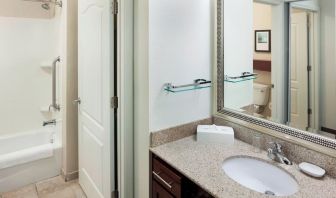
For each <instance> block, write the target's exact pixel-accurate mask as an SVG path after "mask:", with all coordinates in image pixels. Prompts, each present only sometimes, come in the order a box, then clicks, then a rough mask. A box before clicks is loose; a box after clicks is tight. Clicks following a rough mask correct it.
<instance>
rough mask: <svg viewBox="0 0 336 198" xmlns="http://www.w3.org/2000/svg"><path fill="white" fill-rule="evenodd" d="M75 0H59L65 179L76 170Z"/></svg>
mask: <svg viewBox="0 0 336 198" xmlns="http://www.w3.org/2000/svg"><path fill="white" fill-rule="evenodd" d="M77 3H78V2H77V0H63V8H62V11H63V13H62V23H63V24H62V30H61V34H62V37H63V39H62V41H63V42H62V47H61V48H62V49H61V51H62V55H61V57H62V60H63V66H64V68H63V76H64V77H63V79H64V80H63V90H62V91H63V101H62V107H63V109H64V111H63V115H62V119H63V126H62V127H63V128H62V131H63V141H62V142H63V166H62V171H63V174H64V175H65V177H66V179H73V178H75V177H77V174H78V111H77V105H74V104H73V100H74V99H76V98H77V97H78V91H77Z"/></svg>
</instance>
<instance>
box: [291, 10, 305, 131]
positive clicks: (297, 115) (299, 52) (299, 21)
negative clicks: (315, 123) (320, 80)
mask: <svg viewBox="0 0 336 198" xmlns="http://www.w3.org/2000/svg"><path fill="white" fill-rule="evenodd" d="M307 19H308V15H307V13H306V12H304V11H297V12H295V13H292V14H291V44H290V47H291V54H290V59H291V69H290V72H291V73H290V75H291V87H290V88H291V89H290V90H291V97H290V105H291V106H290V107H291V110H290V116H291V117H290V125H291V126H293V127H295V128H299V129H302V130H306V128H307V127H308V72H307V66H308V50H307V49H308V27H307V22H308V20H307Z"/></svg>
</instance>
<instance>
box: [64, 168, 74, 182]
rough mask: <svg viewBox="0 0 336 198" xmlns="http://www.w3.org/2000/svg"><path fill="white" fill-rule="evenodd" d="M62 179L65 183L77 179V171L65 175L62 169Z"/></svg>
mask: <svg viewBox="0 0 336 198" xmlns="http://www.w3.org/2000/svg"><path fill="white" fill-rule="evenodd" d="M62 177H63V178H64V181H66V182H68V181H71V180H74V179H78V171H74V172H70V173H67V174H65V172H64V169H62Z"/></svg>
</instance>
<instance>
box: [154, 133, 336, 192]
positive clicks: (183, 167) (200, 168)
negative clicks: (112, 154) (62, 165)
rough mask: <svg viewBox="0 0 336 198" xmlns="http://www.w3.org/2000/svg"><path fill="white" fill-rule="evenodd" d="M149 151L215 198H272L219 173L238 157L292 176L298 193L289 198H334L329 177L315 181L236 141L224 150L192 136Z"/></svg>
mask: <svg viewBox="0 0 336 198" xmlns="http://www.w3.org/2000/svg"><path fill="white" fill-rule="evenodd" d="M150 150H151V151H152V152H153V153H154V154H156V155H157V156H159V157H161V158H162V159H163V160H165V161H166V162H167V163H169V164H170V165H171V166H172V167H174V168H176V169H177V170H178V171H180V172H181V173H182V174H184V175H185V176H186V177H188V178H189V179H190V180H192V181H194V182H195V183H197V184H198V185H199V186H201V187H202V188H203V189H204V190H206V191H208V192H209V193H210V194H212V195H213V196H215V197H223V198H227V197H249V198H253V197H274V196H267V195H265V194H261V193H258V192H255V191H252V190H250V189H248V188H245V187H243V186H241V185H240V184H238V183H236V182H235V181H233V180H232V179H230V178H229V177H228V176H226V174H225V173H224V171H223V170H222V164H223V162H224V160H225V159H227V158H229V157H232V156H241V155H245V156H251V157H256V158H260V159H263V160H266V161H268V162H270V163H273V164H275V165H276V166H279V167H281V168H283V169H285V170H287V171H288V172H289V173H290V174H292V175H293V176H294V178H295V179H296V180H297V182H298V184H299V186H300V189H299V191H298V192H297V193H295V194H294V195H292V196H289V197H300V198H317V197H323V198H335V197H336V180H335V179H333V178H331V177H329V176H325V177H324V178H323V179H315V178H312V177H309V176H307V175H305V174H303V173H301V172H300V171H299V170H298V167H297V165H296V164H294V165H292V166H287V165H281V164H278V163H274V162H272V161H271V160H269V159H268V158H267V154H266V152H265V151H263V152H262V153H255V152H253V147H252V146H251V145H249V144H247V143H244V142H242V141H239V140H235V143H234V145H231V146H225V145H222V144H206V143H199V142H196V140H195V136H190V137H186V138H183V139H180V140H177V141H175V142H171V143H167V144H164V145H161V146H158V147H154V148H150Z"/></svg>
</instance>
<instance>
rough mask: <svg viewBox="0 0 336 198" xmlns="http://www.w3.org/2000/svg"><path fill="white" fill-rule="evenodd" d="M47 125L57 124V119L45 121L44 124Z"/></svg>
mask: <svg viewBox="0 0 336 198" xmlns="http://www.w3.org/2000/svg"><path fill="white" fill-rule="evenodd" d="M47 125H56V119H53V120H48V121H44V122H43V126H47Z"/></svg>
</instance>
